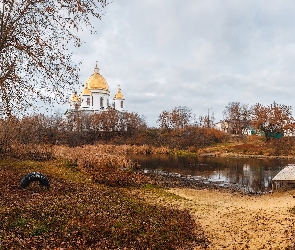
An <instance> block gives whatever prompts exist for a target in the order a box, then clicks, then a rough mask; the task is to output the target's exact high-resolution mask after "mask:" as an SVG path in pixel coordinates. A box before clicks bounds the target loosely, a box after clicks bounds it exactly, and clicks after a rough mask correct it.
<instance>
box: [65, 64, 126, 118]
mask: <svg viewBox="0 0 295 250" xmlns="http://www.w3.org/2000/svg"><path fill="white" fill-rule="evenodd" d="M109 98H110V90H109V86H108V84H107V81H106V80H105V78H104V77H103V76H102V75H101V74H100V73H99V68H98V67H97V64H96V66H95V68H94V72H93V74H92V75H91V76H90V77H89V78H88V80H87V81H86V83H85V85H84V89H83V90H82V92H81V94H80V95H78V94H77V92H75V93H74V95H73V96H72V97H71V98H70V108H69V109H68V111H67V113H71V112H74V111H85V113H95V112H102V111H105V110H107V109H108V108H114V109H116V110H118V111H120V112H124V111H125V110H126V109H125V98H124V95H123V94H122V92H121V88H120V85H119V87H118V91H117V93H116V94H115V95H114V98H113V102H112V103H111V104H110V101H109Z"/></svg>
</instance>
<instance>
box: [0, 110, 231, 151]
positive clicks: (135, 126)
mask: <svg viewBox="0 0 295 250" xmlns="http://www.w3.org/2000/svg"><path fill="white" fill-rule="evenodd" d="M176 109H177V110H178V109H180V108H176ZM180 110H182V111H188V110H189V109H187V108H185V109H183V108H181V109H180ZM182 111H181V112H179V113H178V115H179V116H177V115H175V114H174V113H173V112H175V110H174V111H171V112H170V113H173V120H171V121H168V119H166V121H167V122H169V124H170V125H169V126H168V127H167V126H166V127H163V126H162V125H159V128H149V127H148V126H147V124H146V122H145V119H144V118H143V117H141V116H140V115H139V114H137V113H134V112H132V113H128V112H126V113H120V112H117V111H115V110H113V109H110V110H107V111H104V112H101V113H98V114H85V113H83V112H76V113H74V114H70V115H69V114H68V115H67V118H65V117H64V116H63V115H61V114H56V115H55V116H46V115H43V114H37V115H32V116H26V117H23V118H16V117H10V118H7V119H3V120H0V141H1V144H0V146H1V150H4V151H5V150H6V148H9V147H10V145H11V143H12V142H18V143H22V144H40V143H46V144H56V145H68V146H71V147H74V146H79V145H85V144H90V145H91V144H96V143H112V144H118V145H122V144H130V145H150V146H156V147H162V146H164V147H168V148H172V149H191V150H193V149H197V148H199V147H202V146H205V145H210V144H212V143H216V142H220V141H222V140H224V139H225V137H226V135H225V133H223V132H221V131H218V130H215V129H213V128H206V127H201V126H199V125H197V124H193V123H191V122H190V121H188V120H187V118H188V117H186V114H185V112H182ZM165 113H166V114H169V112H168V111H165ZM160 117H161V115H160V116H159V119H160ZM159 121H160V120H159ZM159 121H158V122H159Z"/></svg>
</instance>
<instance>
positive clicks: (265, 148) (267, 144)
mask: <svg viewBox="0 0 295 250" xmlns="http://www.w3.org/2000/svg"><path fill="white" fill-rule="evenodd" d="M196 155H197V156H201V157H204V156H207V157H238V158H269V159H294V158H295V141H294V138H292V137H284V138H281V139H272V140H269V141H266V140H265V138H264V137H261V136H245V137H232V138H231V139H230V140H228V141H226V142H224V143H217V144H213V145H211V146H207V147H203V148H199V149H198V150H197V151H196Z"/></svg>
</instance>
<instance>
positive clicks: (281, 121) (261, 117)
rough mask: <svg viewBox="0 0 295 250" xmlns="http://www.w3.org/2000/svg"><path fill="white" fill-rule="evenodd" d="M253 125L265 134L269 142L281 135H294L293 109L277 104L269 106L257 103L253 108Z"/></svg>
mask: <svg viewBox="0 0 295 250" xmlns="http://www.w3.org/2000/svg"><path fill="white" fill-rule="evenodd" d="M252 123H253V125H254V126H255V128H256V129H258V130H260V131H262V132H263V133H264V134H265V137H266V139H267V140H268V139H270V138H272V137H275V136H276V135H279V134H280V135H283V134H284V133H288V132H290V133H292V131H293V130H294V118H293V116H292V107H290V106H287V105H284V104H278V103H276V102H273V103H272V104H270V105H268V106H264V105H262V104H259V103H257V104H255V105H254V106H253V107H252Z"/></svg>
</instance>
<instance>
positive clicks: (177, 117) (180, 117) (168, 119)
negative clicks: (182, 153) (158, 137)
mask: <svg viewBox="0 0 295 250" xmlns="http://www.w3.org/2000/svg"><path fill="white" fill-rule="evenodd" d="M194 120H195V115H194V114H193V112H192V110H191V109H190V108H188V107H175V108H174V109H173V110H172V111H163V112H162V113H161V114H160V115H159V118H158V120H157V123H158V124H159V127H160V128H161V129H180V128H184V127H186V126H189V125H191V124H192V123H193V122H194Z"/></svg>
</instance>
